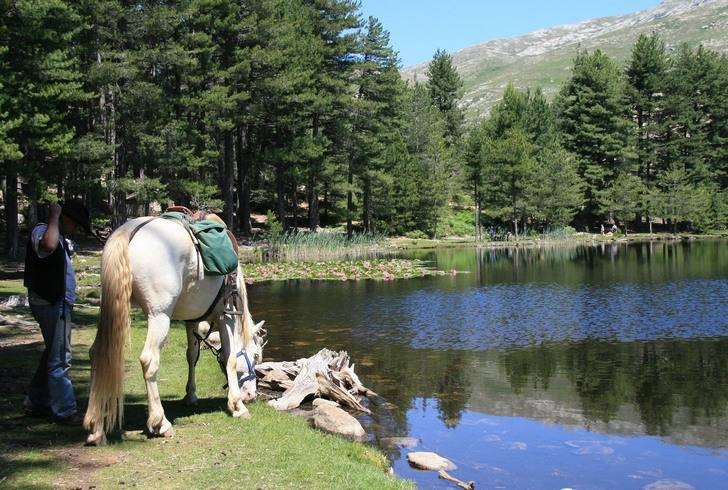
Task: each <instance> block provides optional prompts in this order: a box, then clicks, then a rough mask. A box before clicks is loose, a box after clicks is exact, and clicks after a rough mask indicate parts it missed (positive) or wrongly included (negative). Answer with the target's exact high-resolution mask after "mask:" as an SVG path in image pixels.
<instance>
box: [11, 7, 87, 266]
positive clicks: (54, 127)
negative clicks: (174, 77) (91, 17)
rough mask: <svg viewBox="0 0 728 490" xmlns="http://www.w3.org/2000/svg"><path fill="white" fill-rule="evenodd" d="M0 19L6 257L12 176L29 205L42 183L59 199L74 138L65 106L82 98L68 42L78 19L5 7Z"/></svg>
mask: <svg viewBox="0 0 728 490" xmlns="http://www.w3.org/2000/svg"><path fill="white" fill-rule="evenodd" d="M4 7H5V8H4V13H3V15H2V16H0V35H1V36H2V38H1V39H0V46H3V47H8V48H10V47H12V49H0V74H2V76H3V78H2V81H1V83H2V85H3V88H2V92H3V95H2V96H1V97H0V104H2V105H1V106H0V110H1V111H2V112H3V113H4V114H6V115H5V116H0V127H2V128H3V130H4V133H5V136H4V140H5V143H3V144H2V148H3V150H2V151H3V153H4V155H3V157H2V158H0V164H2V167H3V168H2V173H3V174H4V175H5V178H6V186H7V190H8V193H7V196H6V199H5V222H6V226H7V229H6V242H5V251H6V253H7V255H8V256H9V257H15V256H16V255H17V252H18V225H17V214H18V203H17V194H16V190H17V186H18V174H19V171H20V169H22V176H23V178H24V180H25V183H26V187H27V188H28V192H29V197H30V199H31V202H33V203H35V202H37V201H38V200H39V199H42V198H44V197H49V196H45V195H44V192H45V190H46V189H47V187H48V185H49V184H55V185H56V186H57V189H58V192H59V194H60V195H59V196H58V197H63V191H64V187H65V179H66V176H67V172H66V162H67V160H66V158H67V157H68V155H69V154H70V153H71V146H72V141H73V139H74V136H75V131H74V128H73V127H72V126H70V125H69V124H68V123H67V121H66V120H65V118H64V115H65V114H66V110H67V108H68V106H69V105H71V106H72V105H76V104H79V103H81V102H82V101H83V100H84V98H85V97H86V94H85V93H84V91H83V87H82V81H81V73H80V72H79V70H78V61H77V59H76V58H75V57H74V56H73V53H74V51H73V49H72V46H73V43H74V42H75V37H76V36H77V34H78V32H79V29H80V17H79V16H78V15H77V13H76V12H75V11H74V10H73V9H72V8H71V7H69V6H68V5H67V4H66V3H65V2H62V1H60V0H44V1H40V2H5V5H4Z"/></svg>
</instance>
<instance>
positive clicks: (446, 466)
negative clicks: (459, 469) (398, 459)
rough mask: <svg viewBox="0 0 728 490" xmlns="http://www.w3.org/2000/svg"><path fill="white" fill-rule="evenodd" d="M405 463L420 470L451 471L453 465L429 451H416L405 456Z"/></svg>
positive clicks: (453, 467)
mask: <svg viewBox="0 0 728 490" xmlns="http://www.w3.org/2000/svg"><path fill="white" fill-rule="evenodd" d="M407 462H409V464H410V466H412V467H413V468H417V469H420V470H435V471H439V470H452V469H455V465H454V464H453V462H452V461H450V460H449V459H445V458H443V457H442V456H440V455H439V454H437V453H433V452H429V451H416V452H411V453H408V454H407Z"/></svg>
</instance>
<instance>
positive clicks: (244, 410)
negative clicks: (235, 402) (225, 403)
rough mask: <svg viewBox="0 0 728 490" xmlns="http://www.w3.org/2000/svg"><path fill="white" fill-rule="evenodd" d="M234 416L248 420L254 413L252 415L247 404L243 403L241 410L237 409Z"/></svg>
mask: <svg viewBox="0 0 728 490" xmlns="http://www.w3.org/2000/svg"><path fill="white" fill-rule="evenodd" d="M233 417H235V418H236V419H246V420H248V419H250V418H252V415H250V412H249V411H248V409H247V407H246V406H245V405H243V408H241V409H240V410H235V411H234V412H233Z"/></svg>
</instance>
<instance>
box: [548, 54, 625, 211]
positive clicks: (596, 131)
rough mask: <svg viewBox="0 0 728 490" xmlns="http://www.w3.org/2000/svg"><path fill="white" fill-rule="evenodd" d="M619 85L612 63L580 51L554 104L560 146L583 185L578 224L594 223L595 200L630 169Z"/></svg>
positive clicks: (613, 63) (598, 201) (597, 208)
mask: <svg viewBox="0 0 728 490" xmlns="http://www.w3.org/2000/svg"><path fill="white" fill-rule="evenodd" d="M623 94H624V89H623V80H622V77H621V74H620V72H619V69H618V68H617V65H616V64H615V62H614V61H613V60H612V59H611V58H609V57H608V56H607V55H606V54H604V53H603V52H602V51H600V50H596V51H594V53H592V54H589V53H588V52H587V51H579V53H578V54H577V56H576V59H575V60H574V67H573V73H572V76H571V78H570V79H569V80H568V81H567V82H566V83H565V84H564V85H563V87H562V88H561V91H560V93H559V96H558V97H557V100H556V102H555V104H556V109H557V114H558V121H559V126H560V130H561V134H562V136H563V144H564V147H565V148H566V149H567V150H568V151H570V152H572V153H573V154H575V155H576V156H577V158H578V170H579V175H580V176H581V177H582V178H583V179H584V181H585V183H586V203H585V208H584V211H583V213H582V216H581V217H582V219H589V220H591V219H594V218H595V217H596V216H597V214H598V213H599V210H600V209H601V203H600V196H601V194H600V193H601V192H604V191H605V189H607V188H608V187H609V186H610V185H611V184H612V182H613V181H614V180H615V179H616V177H617V175H618V174H619V173H620V172H622V171H627V170H629V168H628V165H629V164H630V162H631V157H632V153H631V151H630V144H629V137H630V129H631V122H630V120H629V118H628V117H627V106H626V104H625V101H624V95H623Z"/></svg>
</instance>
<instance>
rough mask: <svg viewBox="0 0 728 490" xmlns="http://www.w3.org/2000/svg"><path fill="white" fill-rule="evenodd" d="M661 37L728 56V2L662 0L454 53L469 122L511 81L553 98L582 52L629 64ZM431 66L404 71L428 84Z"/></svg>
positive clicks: (406, 75)
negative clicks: (653, 37) (642, 39)
mask: <svg viewBox="0 0 728 490" xmlns="http://www.w3.org/2000/svg"><path fill="white" fill-rule="evenodd" d="M651 32H657V33H658V34H659V35H660V37H661V38H662V40H663V41H664V42H665V44H666V45H667V48H668V50H674V49H676V48H677V47H678V46H679V45H680V44H682V43H688V44H689V45H690V46H697V45H699V44H702V45H703V46H705V47H706V48H709V49H711V50H714V51H718V52H722V53H728V0H663V2H662V3H661V4H660V5H658V6H656V7H653V8H651V9H648V10H644V11H642V12H637V13H634V14H629V15H624V16H620V17H603V18H598V19H593V20H588V21H584V22H580V23H578V24H569V25H563V26H558V27H552V28H549V29H541V30H538V31H535V32H532V33H530V34H526V35H524V36H518V37H513V38H508V39H497V40H493V41H489V42H487V43H483V44H479V45H476V46H472V47H470V48H466V49H463V50H461V51H458V52H456V53H451V54H452V57H453V64H454V66H455V67H456V69H457V70H458V72H459V73H460V76H461V77H462V79H463V82H464V95H463V98H462V106H463V108H464V109H465V111H466V114H467V117H468V119H472V118H476V117H479V116H482V115H485V114H487V113H488V110H489V108H490V106H491V105H493V103H494V102H496V101H497V100H498V99H500V97H501V96H502V94H503V90H504V89H505V86H506V85H507V84H508V82H513V83H514V84H515V85H516V87H518V88H521V89H525V88H528V87H530V88H536V87H541V88H542V89H543V90H544V93H545V94H546V95H547V96H548V97H552V96H553V95H554V94H555V93H556V92H557V91H558V89H559V87H560V86H561V84H562V83H563V82H564V80H566V79H567V78H568V76H569V73H570V68H571V66H572V64H573V59H574V56H575V54H576V51H577V49H578V48H581V49H587V50H589V51H593V50H595V49H601V50H602V51H603V52H605V53H607V54H608V55H609V56H611V57H613V58H615V59H616V60H618V61H619V62H621V63H623V62H625V61H626V60H627V59H628V58H629V56H630V54H631V50H632V47H633V46H634V43H635V41H636V40H637V37H638V36H639V35H640V34H643V33H644V34H649V33H651ZM426 69H427V63H422V64H419V65H414V66H411V67H407V68H404V69H403V70H402V76H403V77H404V78H405V79H408V80H418V81H424V80H426V75H425V71H426Z"/></svg>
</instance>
